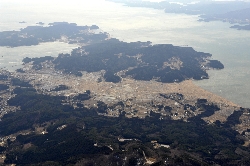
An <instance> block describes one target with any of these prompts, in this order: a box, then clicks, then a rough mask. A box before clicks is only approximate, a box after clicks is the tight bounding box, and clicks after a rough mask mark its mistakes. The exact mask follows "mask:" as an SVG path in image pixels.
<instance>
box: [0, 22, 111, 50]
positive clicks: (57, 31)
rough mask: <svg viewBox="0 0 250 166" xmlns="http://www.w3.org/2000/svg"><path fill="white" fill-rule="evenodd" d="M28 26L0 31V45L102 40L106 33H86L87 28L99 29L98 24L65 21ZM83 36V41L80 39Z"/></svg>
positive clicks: (11, 45)
mask: <svg viewBox="0 0 250 166" xmlns="http://www.w3.org/2000/svg"><path fill="white" fill-rule="evenodd" d="M38 24H39V25H38V26H28V27H26V28H23V29H21V30H20V31H4V32H0V46H9V47H18V46H31V45H38V44H39V43H41V42H54V41H57V40H63V41H65V40H66V41H67V40H70V42H69V43H70V44H72V43H83V42H90V41H91V40H95V41H97V40H104V39H105V38H107V34H106V33H103V34H102V33H99V34H95V33H91V34H90V33H87V35H86V31H88V30H95V29H99V27H98V26H96V25H92V26H77V24H73V23H72V24H69V23H67V22H55V23H51V24H49V26H46V27H44V26H41V25H42V23H41V22H40V23H38ZM65 37H66V38H65ZM80 38H84V41H80V40H79V39H80Z"/></svg>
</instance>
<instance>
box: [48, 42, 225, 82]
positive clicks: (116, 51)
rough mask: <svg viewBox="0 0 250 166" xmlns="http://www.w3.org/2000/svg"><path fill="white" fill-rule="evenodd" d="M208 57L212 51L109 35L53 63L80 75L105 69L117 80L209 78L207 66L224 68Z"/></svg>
mask: <svg viewBox="0 0 250 166" xmlns="http://www.w3.org/2000/svg"><path fill="white" fill-rule="evenodd" d="M210 57H211V54H208V53H203V52H197V51H195V50H194V49H193V48H191V47H178V46H173V45H171V44H159V45H150V44H149V42H146V43H143V42H135V43H126V42H121V41H119V40H117V39H110V40H104V41H102V42H99V43H94V44H91V45H87V46H84V47H82V48H78V49H75V50H74V51H72V53H71V55H70V54H61V55H59V56H58V57H57V58H56V59H55V60H54V61H53V63H54V64H55V68H56V69H57V70H62V71H64V72H65V73H71V74H72V73H73V74H75V75H79V76H81V73H80V72H81V71H87V72H97V71H101V70H105V71H106V74H105V75H104V78H105V80H106V81H108V82H119V81H120V80H121V78H122V77H132V78H134V79H136V80H146V81H149V80H152V79H154V80H157V81H159V82H181V81H183V80H186V79H197V80H200V79H204V78H208V74H207V73H206V69H208V68H216V69H222V68H224V66H223V65H222V64H221V63H220V62H219V61H216V60H209V58H210ZM119 73H123V74H119Z"/></svg>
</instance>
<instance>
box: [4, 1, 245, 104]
mask: <svg viewBox="0 0 250 166" xmlns="http://www.w3.org/2000/svg"><path fill="white" fill-rule="evenodd" d="M0 15H1V17H0V31H4V30H18V29H20V28H24V27H26V26H28V25H36V23H37V22H40V21H41V22H44V23H45V24H48V23H51V22H57V21H67V22H74V23H77V24H78V25H93V24H95V25H98V26H99V27H100V28H101V30H102V31H105V32H108V33H110V34H111V36H112V37H115V38H118V39H120V40H123V41H126V42H133V41H151V42H153V44H162V43H164V44H166V43H171V44H174V45H177V46H182V45H188V46H190V47H193V48H194V49H195V50H197V51H202V52H208V53H211V54H212V55H213V58H214V59H217V60H220V61H221V62H222V63H223V64H224V65H225V69H223V70H210V71H208V72H209V75H210V79H208V80H202V81H194V82H195V84H197V85H199V86H201V87H202V88H204V89H206V90H208V91H211V92H213V93H216V94H218V95H220V96H222V97H225V98H227V99H228V100H231V101H233V102H235V103H237V104H239V105H241V106H243V107H250V102H249V100H250V86H249V85H248V83H249V82H250V68H249V64H250V51H249V48H250V32H249V31H237V30H235V29H230V28H229V27H230V26H231V25H230V24H229V23H223V22H209V23H206V22H198V21H197V20H198V19H199V18H198V16H191V15H184V14H167V13H164V12H163V11H161V10H155V9H147V8H131V7H126V6H123V5H122V4H115V3H112V2H107V1H104V0H93V1H91V2H88V1H76V0H72V1H66V2H65V1H57V0H55V1H52V2H51V1H48V0H44V1H35V2H33V1H27V0H24V1H22V2H20V1H17V0H12V1H7V0H3V1H1V2H0ZM3 16H4V17H3ZM20 21H25V22H27V23H24V24H20V23H19V22H20ZM53 44H54V46H53ZM51 45H52V47H50V46H51ZM75 47H77V46H76V45H74V46H73V45H68V44H66V43H64V44H62V43H57V44H55V43H46V44H45V43H44V44H40V45H38V46H30V47H18V48H6V47H1V48H0V53H1V55H0V65H1V67H2V66H3V64H7V63H9V62H15V63H19V64H21V62H20V60H21V59H22V58H23V57H26V56H27V55H28V56H41V55H42V56H43V55H52V56H56V55H57V54H58V53H59V52H70V50H71V48H75ZM3 55H4V56H3ZM1 56H3V57H2V58H1ZM9 57H14V59H15V60H16V61H13V59H11V58H9ZM12 66H13V65H12V64H11V63H10V65H7V66H5V67H6V68H12ZM14 66H15V65H14Z"/></svg>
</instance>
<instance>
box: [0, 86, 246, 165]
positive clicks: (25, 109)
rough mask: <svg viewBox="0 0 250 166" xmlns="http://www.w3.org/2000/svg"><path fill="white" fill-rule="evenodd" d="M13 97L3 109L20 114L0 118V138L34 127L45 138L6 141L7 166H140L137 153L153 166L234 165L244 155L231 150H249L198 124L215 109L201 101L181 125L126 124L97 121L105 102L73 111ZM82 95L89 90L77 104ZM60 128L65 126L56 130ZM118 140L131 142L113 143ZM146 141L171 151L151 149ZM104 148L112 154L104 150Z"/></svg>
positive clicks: (155, 120)
mask: <svg viewBox="0 0 250 166" xmlns="http://www.w3.org/2000/svg"><path fill="white" fill-rule="evenodd" d="M14 93H15V94H17V95H16V96H15V97H14V98H12V99H10V100H9V101H8V104H9V105H11V106H21V110H20V111H17V112H15V113H10V114H7V115H5V116H4V117H3V118H2V121H1V122H0V134H1V135H2V136H4V135H9V134H12V133H16V132H19V131H22V130H27V129H29V130H31V131H35V126H40V127H44V130H46V131H47V132H48V133H45V134H41V133H37V132H31V133H30V134H27V135H19V136H17V139H16V140H15V141H9V146H8V147H7V149H6V152H7V155H6V157H7V158H6V160H5V163H8V164H10V163H16V164H17V165H31V164H33V165H43V164H44V165H46V163H49V162H52V161H53V162H54V165H56V164H58V165H71V164H76V163H78V164H82V163H85V164H87V163H88V164H91V163H92V165H104V164H107V163H110V164H111V163H124V164H125V165H133V163H138V162H139V163H140V162H143V161H144V156H143V152H144V153H145V154H146V156H147V157H151V158H155V159H156V160H157V163H158V165H161V163H164V162H165V161H166V162H167V163H168V164H169V165H176V164H179V165H193V164H196V165H202V164H203V165H211V164H212V163H218V164H222V165H230V164H232V163H236V164H237V165H240V164H243V162H244V163H249V162H250V159H249V156H242V155H240V154H238V153H236V149H241V151H243V152H244V153H250V150H249V148H244V147H243V146H242V144H243V143H244V142H243V140H241V138H240V137H239V134H238V133H237V132H236V131H234V130H233V129H231V127H228V125H223V124H218V125H217V124H213V125H207V124H206V123H205V122H204V121H203V120H201V117H205V116H208V114H207V113H206V112H211V111H216V110H218V107H217V106H215V105H207V104H206V101H205V100H199V101H197V106H198V107H202V108H203V109H206V110H207V111H205V112H204V113H203V114H201V115H200V116H197V117H195V118H190V119H189V122H183V121H172V120H167V119H165V120H159V115H158V114H153V113H152V114H150V115H151V116H150V117H146V118H145V119H138V118H131V119H128V118H126V117H125V116H124V115H123V114H121V116H120V117H118V118H111V117H104V116H98V115H97V112H102V111H105V110H106V109H107V105H105V103H102V102H99V103H98V108H90V109H87V108H85V107H82V108H78V109H74V108H73V107H71V106H67V105H62V104H61V102H62V100H64V98H63V97H59V96H57V97H55V96H48V95H41V94H37V93H36V91H35V89H33V88H22V87H20V88H16V89H15V91H14ZM88 94H90V92H89V91H88V92H86V95H80V96H78V97H77V99H80V100H81V99H82V97H84V96H87V95H88ZM179 96H181V95H179ZM117 104H119V103H117ZM232 116H233V115H232ZM237 117H239V116H237ZM45 124H46V125H45ZM62 125H65V126H66V127H64V128H60V127H61V126H62ZM118 137H123V138H127V139H134V140H132V141H125V142H119V140H118ZM152 140H156V141H158V142H159V143H161V144H167V145H170V146H171V148H170V149H166V148H159V149H154V148H153V146H152V144H151V143H150V141H152ZM95 143H97V146H94V144H95ZM27 145H29V146H27ZM110 145H111V147H112V149H113V150H111V149H110V148H109V147H108V146H110ZM25 147H27V148H25ZM3 150H4V149H3ZM195 156H196V157H195ZM125 157H127V160H126V161H124V158H125ZM103 158H105V159H103ZM120 165H122V164H120Z"/></svg>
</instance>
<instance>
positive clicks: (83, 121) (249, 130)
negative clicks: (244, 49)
mask: <svg viewBox="0 0 250 166" xmlns="http://www.w3.org/2000/svg"><path fill="white" fill-rule="evenodd" d="M98 29H99V27H98V26H97V25H92V26H77V24H75V23H67V22H55V23H51V24H49V26H48V27H43V26H34V27H27V28H24V29H21V30H20V31H8V32H1V33H0V35H2V36H3V37H4V39H6V40H7V41H6V42H5V41H4V40H1V42H2V45H3V46H9V47H18V46H23V45H32V44H34V45H36V44H39V43H42V42H51V41H57V40H62V41H64V42H68V43H77V44H79V47H78V48H76V49H73V50H72V52H71V53H70V54H59V55H58V56H57V57H51V56H44V57H36V58H30V57H26V58H24V59H23V67H22V68H20V69H18V70H16V71H15V72H9V71H6V70H0V82H1V83H0V94H1V97H0V107H1V110H0V165H17V166H18V165H20V166H24V165H34V166H47V165H51V166H57V165H58V166H59V165H65V166H66V165H67V166H72V165H75V166H82V165H86V166H88V165H93V166H107V165H124V166H134V165H171V166H176V165H204V166H205V165H249V163H250V157H249V156H250V149H249V147H250V127H249V126H250V121H249V117H250V109H247V108H242V107H240V106H238V105H236V104H234V103H232V102H230V101H227V100H226V99H223V98H221V97H219V96H216V95H214V94H212V93H210V92H207V91H205V90H203V89H201V88H200V87H197V86H195V85H194V84H193V83H192V81H191V80H193V79H196V80H200V79H207V78H209V76H208V74H207V72H206V71H207V70H209V69H223V68H224V66H223V64H222V63H221V62H219V61H217V60H211V59H210V58H211V56H212V55H211V54H209V53H203V52H197V51H195V50H194V49H193V48H191V47H179V46H173V45H172V44H156V45H152V43H151V42H150V41H147V42H141V41H138V42H131V43H127V42H123V41H120V40H118V39H115V38H110V35H109V34H108V33H105V32H99V31H98ZM1 39H2V38H1ZM33 41H35V42H33Z"/></svg>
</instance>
